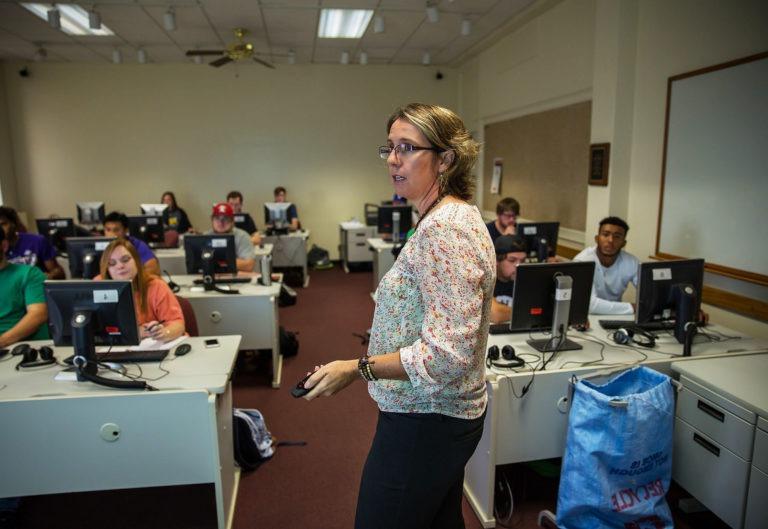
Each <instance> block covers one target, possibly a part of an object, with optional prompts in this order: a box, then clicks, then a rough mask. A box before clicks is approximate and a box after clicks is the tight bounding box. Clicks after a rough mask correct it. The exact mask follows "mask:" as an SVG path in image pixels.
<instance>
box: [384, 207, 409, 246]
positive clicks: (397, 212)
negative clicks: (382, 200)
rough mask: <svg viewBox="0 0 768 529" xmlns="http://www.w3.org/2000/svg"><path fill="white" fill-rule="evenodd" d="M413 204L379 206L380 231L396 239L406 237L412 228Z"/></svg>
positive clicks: (387, 236)
mask: <svg viewBox="0 0 768 529" xmlns="http://www.w3.org/2000/svg"><path fill="white" fill-rule="evenodd" d="M412 211H413V210H412V209H411V206H387V205H381V206H379V212H378V222H377V225H378V232H379V233H380V234H381V235H383V236H385V238H390V237H391V238H392V240H394V241H398V240H400V239H405V234H406V233H408V230H410V229H411V212H412Z"/></svg>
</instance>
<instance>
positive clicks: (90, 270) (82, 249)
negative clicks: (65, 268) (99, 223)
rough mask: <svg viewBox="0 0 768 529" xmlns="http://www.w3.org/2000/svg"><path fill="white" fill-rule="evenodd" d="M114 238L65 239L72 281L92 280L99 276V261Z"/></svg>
mask: <svg viewBox="0 0 768 529" xmlns="http://www.w3.org/2000/svg"><path fill="white" fill-rule="evenodd" d="M113 238H114V237H70V238H68V239H67V241H66V244H67V255H68V256H69V275H70V277H72V278H73V279H81V278H82V279H93V278H94V277H95V276H97V275H98V274H99V261H101V254H102V253H104V249H105V248H106V247H107V246H109V243H110V242H112V239H113Z"/></svg>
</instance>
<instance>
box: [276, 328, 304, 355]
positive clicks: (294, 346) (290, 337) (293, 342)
mask: <svg viewBox="0 0 768 529" xmlns="http://www.w3.org/2000/svg"><path fill="white" fill-rule="evenodd" d="M296 334H297V333H295V332H291V331H286V330H285V327H283V326H282V325H281V326H280V354H281V355H283V358H289V357H291V356H296V355H297V354H299V339H298V338H296Z"/></svg>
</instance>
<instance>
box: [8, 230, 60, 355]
mask: <svg viewBox="0 0 768 529" xmlns="http://www.w3.org/2000/svg"><path fill="white" fill-rule="evenodd" d="M7 251H8V240H7V239H6V238H5V231H4V230H0V347H8V346H9V345H11V344H13V343H16V342H22V341H25V340H45V339H46V338H48V337H49V336H48V325H46V322H47V321H48V307H47V306H46V304H45V293H44V292H43V282H44V281H45V274H43V273H42V272H41V271H40V269H39V268H37V267H35V266H29V265H25V264H17V263H11V262H9V261H8V259H6V252H7Z"/></svg>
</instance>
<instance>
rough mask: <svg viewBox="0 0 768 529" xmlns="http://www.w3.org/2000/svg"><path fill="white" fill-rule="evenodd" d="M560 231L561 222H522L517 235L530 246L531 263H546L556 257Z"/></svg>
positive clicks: (517, 229) (529, 256) (529, 257)
mask: <svg viewBox="0 0 768 529" xmlns="http://www.w3.org/2000/svg"><path fill="white" fill-rule="evenodd" d="M559 231H560V223H559V222H521V223H519V224H518V225H517V228H516V234H517V235H518V236H519V237H522V238H523V239H525V243H526V245H527V246H528V259H529V261H531V262H534V263H544V262H546V261H547V258H548V257H554V256H555V254H556V253H557V235H558V232H559Z"/></svg>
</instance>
